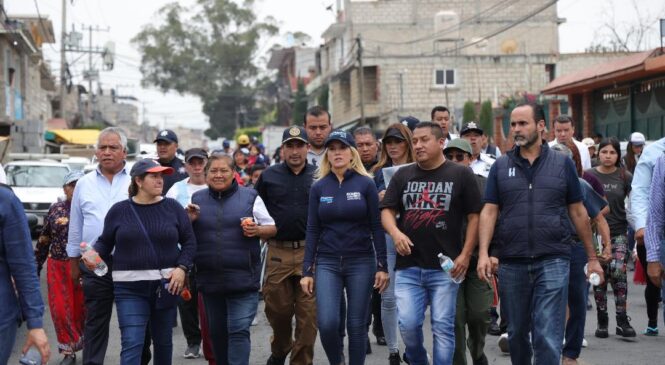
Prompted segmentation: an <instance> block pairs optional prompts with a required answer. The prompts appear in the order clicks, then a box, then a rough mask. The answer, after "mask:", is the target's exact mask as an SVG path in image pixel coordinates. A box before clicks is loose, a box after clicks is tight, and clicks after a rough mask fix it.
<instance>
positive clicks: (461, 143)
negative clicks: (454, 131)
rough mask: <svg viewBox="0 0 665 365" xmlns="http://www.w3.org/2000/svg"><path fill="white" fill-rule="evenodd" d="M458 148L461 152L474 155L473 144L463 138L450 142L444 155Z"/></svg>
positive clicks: (444, 150)
mask: <svg viewBox="0 0 665 365" xmlns="http://www.w3.org/2000/svg"><path fill="white" fill-rule="evenodd" d="M453 148H457V149H458V150H460V151H463V152H466V153H468V154H470V155H473V150H472V149H471V144H470V143H469V141H467V140H466V139H463V138H456V139H453V140H452V141H448V145H447V146H446V148H444V149H443V153H446V151H448V150H450V149H453Z"/></svg>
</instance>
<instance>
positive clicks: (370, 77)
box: [308, 0, 617, 129]
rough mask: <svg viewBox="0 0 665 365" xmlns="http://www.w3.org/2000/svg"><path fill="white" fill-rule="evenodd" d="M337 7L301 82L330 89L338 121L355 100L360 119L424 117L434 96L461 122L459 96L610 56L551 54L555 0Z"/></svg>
mask: <svg viewBox="0 0 665 365" xmlns="http://www.w3.org/2000/svg"><path fill="white" fill-rule="evenodd" d="M337 9H338V19H337V22H336V23H334V24H332V25H331V26H330V27H329V28H328V29H327V30H326V31H325V32H324V33H323V38H324V40H325V43H324V45H322V46H321V48H320V49H319V53H318V55H317V64H318V67H319V69H320V72H319V73H318V74H319V76H318V77H317V79H315V80H313V81H312V82H311V84H310V87H308V92H310V93H311V94H313V95H314V96H315V97H313V98H312V99H316V95H317V93H320V92H322V91H323V92H325V90H329V91H328V92H329V95H328V97H329V99H328V100H329V108H330V110H331V113H332V118H333V123H334V125H335V126H336V127H352V126H354V125H356V124H357V123H358V122H359V121H360V119H361V104H362V109H363V112H364V117H365V120H366V122H367V123H369V124H370V125H372V126H375V127H377V128H379V129H380V128H383V127H384V126H386V125H387V124H389V123H392V122H394V121H397V120H398V117H399V116H406V115H413V116H416V117H418V118H420V119H423V120H428V119H429V112H430V110H431V108H432V107H433V106H435V105H446V106H448V107H449V108H451V109H452V110H453V112H454V114H455V115H456V116H457V122H458V123H459V122H461V120H460V119H461V114H462V112H461V110H462V107H463V105H464V103H465V102H466V101H469V100H470V101H475V102H482V101H485V100H491V101H492V102H493V104H494V105H495V106H497V105H500V103H501V101H502V100H504V99H506V98H510V97H511V96H514V95H516V94H522V93H531V94H539V93H540V90H541V89H543V88H544V87H545V86H546V85H547V84H549V82H550V81H552V80H553V79H554V78H555V77H556V76H557V75H559V74H561V73H562V72H572V71H575V70H579V69H580V68H583V67H586V66H588V65H592V64H595V63H598V62H603V61H606V60H609V59H613V58H616V57H617V55H616V54H612V53H604V54H572V55H561V54H559V36H558V26H559V24H561V22H563V21H564V20H563V19H560V18H559V17H558V16H557V11H556V2H555V1H546V0H476V1H462V0H420V1H407V0H373V1H368V0H363V1H359V0H338V4H337ZM359 49H361V52H359ZM359 57H361V58H362V64H363V74H364V81H363V84H362V90H363V97H362V101H363V102H362V103H361V97H360V89H361V87H360V82H359V80H360V76H359V75H360V72H359V61H358V59H359ZM323 85H328V88H324V87H323Z"/></svg>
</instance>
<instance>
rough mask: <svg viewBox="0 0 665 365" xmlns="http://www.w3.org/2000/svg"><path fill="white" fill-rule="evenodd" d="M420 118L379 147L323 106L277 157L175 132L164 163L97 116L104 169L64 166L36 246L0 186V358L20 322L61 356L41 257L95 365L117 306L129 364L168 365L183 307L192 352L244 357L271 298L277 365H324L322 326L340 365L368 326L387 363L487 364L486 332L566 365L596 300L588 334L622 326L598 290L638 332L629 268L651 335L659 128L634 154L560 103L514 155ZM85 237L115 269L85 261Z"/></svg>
mask: <svg viewBox="0 0 665 365" xmlns="http://www.w3.org/2000/svg"><path fill="white" fill-rule="evenodd" d="M430 117H431V121H419V120H418V119H416V118H414V117H407V118H404V119H403V120H400V121H399V122H396V123H393V124H390V125H389V126H388V127H387V128H386V129H385V131H384V132H383V133H382V135H380V136H378V137H377V134H376V133H375V131H373V130H372V129H371V128H369V127H366V126H361V127H358V128H356V129H355V130H353V132H352V133H351V132H348V131H344V130H335V129H333V128H332V123H331V117H330V114H329V113H328V111H326V110H325V109H324V108H322V107H319V106H315V107H312V108H310V109H308V110H307V112H306V113H305V116H304V119H303V123H302V126H291V127H287V128H285V130H284V131H283V135H282V144H281V146H280V148H279V151H278V152H277V153H276V154H275V155H274V156H272V160H273V161H272V163H271V159H270V158H269V157H268V156H267V155H266V154H265V152H266V151H265V148H264V147H263V146H262V145H261V144H260V143H259V141H258V140H257V139H256V138H255V137H249V136H247V135H240V136H239V137H238V138H237V140H236V142H237V147H236V148H235V149H232V148H231V145H230V143H228V141H225V143H224V144H223V148H221V149H219V150H213V151H211V152H210V153H209V152H208V151H206V150H204V149H202V148H191V149H189V150H187V151H186V152H185V153H184V161H183V160H180V159H179V158H178V157H177V151H178V137H177V135H176V134H175V133H174V132H173V131H171V130H168V129H166V130H162V131H159V132H158V134H157V136H156V137H155V139H154V143H155V144H156V146H157V158H156V159H154V160H153V159H151V158H144V159H142V160H139V161H137V162H135V163H134V164H133V165H132V166H131V168H130V167H129V164H128V163H127V161H126V157H127V136H126V135H125V132H124V131H123V130H122V129H120V128H115V127H110V128H106V129H104V130H102V131H101V133H100V135H99V139H98V143H97V146H96V158H97V161H98V166H97V168H96V169H95V170H94V171H92V172H90V173H88V174H85V175H83V173H78V172H73V173H70V174H68V175H67V176H66V178H65V180H64V181H63V192H64V195H65V199H64V200H63V201H61V202H58V203H56V204H54V205H53V206H52V207H51V208H50V210H49V212H48V215H47V217H46V218H45V220H44V227H43V229H42V232H41V234H40V236H39V238H38V240H37V244H36V247H35V249H34V254H33V251H32V246H31V241H30V236H29V232H28V228H27V224H26V222H25V218H24V217H23V211H22V208H21V204H20V202H18V200H17V199H16V197H15V196H14V195H13V194H12V192H11V191H10V189H6V188H4V187H3V188H0V195H2V199H1V200H0V201H1V202H2V203H1V204H2V208H0V216H1V218H2V219H1V220H0V222H1V224H2V225H3V227H2V232H3V236H2V239H1V241H0V245H2V246H1V247H0V280H1V283H0V298H2V303H3V304H5V305H1V306H0V332H1V333H3V334H9V335H10V336H7V337H5V336H3V340H0V363H5V362H6V361H7V359H8V357H9V353H10V351H11V348H12V344H13V342H14V337H15V332H16V319H18V318H22V319H23V320H24V321H26V322H27V326H28V329H29V332H28V338H27V340H26V343H25V346H24V348H23V351H24V352H25V351H27V350H28V349H29V348H30V347H32V346H34V347H36V348H37V349H38V350H39V351H40V353H41V356H42V359H43V363H44V364H45V363H46V361H47V360H48V358H49V356H50V347H49V344H48V341H47V339H46V335H45V333H44V331H43V322H42V315H43V311H44V305H43V302H42V298H41V295H40V294H39V281H38V279H37V278H38V275H40V274H41V272H42V271H43V270H42V269H43V267H44V264H46V274H45V275H47V280H46V282H47V284H48V305H49V308H50V313H51V317H52V320H53V324H54V326H55V330H56V336H57V350H58V352H59V353H61V354H62V360H61V362H60V363H61V364H74V363H75V362H76V354H77V352H79V351H81V350H82V353H83V354H82V357H83V359H82V361H83V364H102V363H103V362H104V359H105V357H106V351H107V345H108V340H109V327H110V321H111V314H112V308H113V304H114V303H115V306H116V311H117V317H118V327H119V329H120V333H121V353H120V362H121V364H132V365H138V364H147V363H149V362H150V361H151V360H152V361H153V362H154V363H155V364H158V365H162V364H171V363H172V359H173V353H174V349H173V327H174V325H175V321H176V317H177V314H178V312H179V313H180V318H181V323H182V327H183V333H184V336H185V338H186V341H187V348H186V349H185V351H184V353H183V356H184V357H185V358H198V357H200V356H201V354H202V355H203V356H204V357H205V359H206V360H207V361H208V363H209V364H233V365H242V364H249V359H250V353H251V350H252V342H251V325H252V322H253V321H254V320H255V317H256V315H257V310H258V308H259V300H260V299H261V298H262V299H263V300H264V302H265V314H266V318H267V319H268V322H269V323H270V326H271V327H272V330H273V335H272V337H271V339H270V350H271V355H270V356H269V358H268V359H266V363H267V365H282V364H285V363H286V361H287V358H288V359H289V363H291V364H302V365H309V364H312V363H313V359H314V346H315V342H316V337H317V334H320V341H321V344H322V345H323V349H324V351H325V355H326V357H327V359H328V362H329V363H330V364H332V365H339V364H346V363H349V364H351V365H360V364H363V363H364V361H365V356H366V354H367V353H370V352H371V344H370V338H369V335H368V333H369V332H370V331H371V332H372V333H373V334H374V336H375V337H376V341H377V344H379V345H385V346H387V348H388V351H389V357H388V359H387V362H388V363H389V364H390V365H397V364H400V363H402V362H405V363H407V364H412V365H421V364H429V363H433V364H435V365H443V364H466V363H467V356H469V357H470V358H471V359H472V363H473V364H474V365H476V364H479V365H480V364H487V363H488V358H487V356H486V354H485V351H484V347H485V342H486V340H487V335H488V334H489V335H495V336H500V337H499V346H500V348H501V349H502V350H503V351H505V352H508V353H509V354H510V358H511V361H512V362H513V363H515V364H531V363H532V362H535V363H539V364H559V363H562V362H563V363H564V364H576V363H577V359H578V358H579V356H580V354H581V351H582V348H583V347H584V346H585V343H586V340H585V338H584V333H585V331H584V326H585V322H586V312H587V309H588V308H589V307H590V306H592V304H591V303H589V292H590V291H592V292H593V298H594V301H595V307H596V312H597V329H596V330H595V336H596V337H598V338H607V337H608V336H609V335H610V333H611V331H610V329H609V314H608V306H607V284H608V283H609V284H611V286H612V290H613V292H614V300H615V310H616V331H615V333H616V335H617V336H621V337H624V338H632V337H635V336H636V335H637V332H638V331H636V330H635V329H634V328H633V327H632V326H631V324H630V316H629V315H628V309H627V308H628V305H627V304H628V303H627V283H628V280H630V279H629V278H628V270H627V267H628V264H629V261H633V262H635V263H640V265H636V267H638V270H643V274H644V276H646V277H647V278H648V279H649V280H647V286H646V289H645V294H644V297H645V300H646V303H647V316H648V326H647V327H646V328H645V329H644V330H643V331H639V332H641V333H643V334H644V335H647V336H657V335H658V323H657V322H658V303H659V302H660V301H661V293H660V289H659V288H660V287H661V280H662V277H663V266H662V265H663V262H665V259H664V258H665V254H664V252H665V250H661V248H660V246H661V241H662V238H663V234H664V232H663V230H664V229H665V215H664V214H663V207H664V206H665V178H664V176H665V156H663V151H665V138H663V139H660V140H658V141H655V142H653V143H651V144H650V145H649V146H648V147H646V148H645V144H646V139H645V137H644V135H643V134H641V133H639V132H635V133H633V134H632V135H631V137H630V141H629V143H628V146H627V152H626V154H625V156H623V157H622V150H621V146H620V143H619V141H618V140H617V139H615V138H602V136H594V137H596V139H593V138H585V139H583V140H582V142H578V141H577V140H576V139H575V138H574V137H575V135H576V133H575V129H574V123H573V121H572V119H571V118H570V117H568V116H565V115H562V116H559V117H557V118H556V119H555V120H554V121H553V134H554V137H555V138H554V139H553V140H552V141H549V142H548V141H547V140H548V138H547V131H546V121H545V116H544V113H543V109H542V107H541V106H539V105H537V104H533V103H525V104H520V105H518V106H517V107H516V108H515V109H514V110H513V111H512V113H511V117H510V130H511V136H512V141H513V142H514V148H512V149H510V150H506V151H502V150H501V148H499V147H498V146H496V145H493V144H491V143H490V138H488V136H487V134H486V133H485V131H483V129H482V128H481V127H480V126H479V125H478V124H477V123H475V122H473V121H468V122H467V123H465V124H464V125H463V127H462V128H461V129H460V131H459V134H458V135H455V134H453V133H452V129H453V128H452V122H451V115H450V111H449V110H448V109H447V108H445V107H443V106H436V107H434V108H433V109H432V112H431V116H430ZM82 242H85V243H88V244H89V245H92V246H94V250H95V251H96V254H98V255H99V257H100V260H103V263H105V265H106V266H107V267H108V271H107V272H104V271H100V270H98V269H99V265H100V262H101V261H100V260H97V261H95V260H89V259H85V260H82V259H81V257H82V251H81V250H82V248H81V247H82V245H81V244H82ZM86 255H87V253H86ZM446 260H449V261H450V264H447V261H446ZM446 265H448V266H446ZM592 277H595V278H596V279H597V280H598V282H594V280H591V278H592ZM12 279H13V280H12ZM587 279H589V280H587ZM590 282H594V284H593V285H591V284H590ZM15 293H18V296H17V295H15ZM17 298H18V299H19V300H18V301H17ZM428 307H429V313H430V318H431V327H432V339H433V346H432V348H431V349H430V350H429V351H428V349H426V348H425V345H424V342H425V340H424V333H423V324H424V320H425V316H426V311H427V308H428ZM19 314H20V315H19ZM499 321H500V323H499ZM347 335H348V339H347V341H346V343H347V344H348V348H347V349H346V350H345V337H347ZM10 337H11V338H10ZM400 342H401V343H402V348H403V349H404V350H403V353H400V347H401V346H400ZM467 349H468V354H467Z"/></svg>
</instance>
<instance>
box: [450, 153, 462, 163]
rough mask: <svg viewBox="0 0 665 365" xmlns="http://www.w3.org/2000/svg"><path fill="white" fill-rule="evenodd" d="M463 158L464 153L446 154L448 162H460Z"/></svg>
mask: <svg viewBox="0 0 665 365" xmlns="http://www.w3.org/2000/svg"><path fill="white" fill-rule="evenodd" d="M465 156H466V155H465V154H464V153H446V159H447V160H450V161H457V162H462V161H464V157H465Z"/></svg>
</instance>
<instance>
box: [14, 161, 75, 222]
mask: <svg viewBox="0 0 665 365" xmlns="http://www.w3.org/2000/svg"><path fill="white" fill-rule="evenodd" d="M69 171H70V168H69V166H68V165H66V164H63V163H60V162H56V161H45V160H41V161H12V162H10V163H8V164H7V165H6V166H5V172H6V174H7V185H9V186H11V187H12V189H13V190H14V193H15V194H16V196H17V197H18V198H19V200H21V202H22V203H23V209H25V212H26V213H32V214H34V215H36V216H37V227H36V228H35V230H33V233H36V232H39V230H41V227H42V226H43V224H44V216H46V214H47V213H48V209H49V208H50V207H51V204H53V203H55V202H57V201H58V199H59V198H60V197H61V196H62V195H63V192H62V182H63V180H64V178H65V175H67V173H68V172H69Z"/></svg>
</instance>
